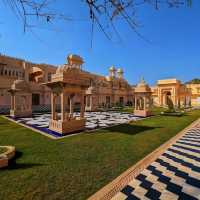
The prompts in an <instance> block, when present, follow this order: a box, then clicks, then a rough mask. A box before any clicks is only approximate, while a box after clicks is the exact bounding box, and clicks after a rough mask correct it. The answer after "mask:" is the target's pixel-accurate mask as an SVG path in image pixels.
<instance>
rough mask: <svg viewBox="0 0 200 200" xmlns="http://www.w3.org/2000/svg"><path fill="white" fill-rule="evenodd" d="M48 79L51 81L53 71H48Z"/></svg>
mask: <svg viewBox="0 0 200 200" xmlns="http://www.w3.org/2000/svg"><path fill="white" fill-rule="evenodd" d="M47 79H48V81H51V73H50V72H49V73H48V77H47Z"/></svg>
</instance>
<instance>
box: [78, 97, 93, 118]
mask: <svg viewBox="0 0 200 200" xmlns="http://www.w3.org/2000/svg"><path fill="white" fill-rule="evenodd" d="M90 100H91V99H90ZM90 105H91V103H90ZM84 114H85V105H84V94H81V109H80V118H84Z"/></svg>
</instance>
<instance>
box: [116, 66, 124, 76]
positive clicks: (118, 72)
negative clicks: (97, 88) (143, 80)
mask: <svg viewBox="0 0 200 200" xmlns="http://www.w3.org/2000/svg"><path fill="white" fill-rule="evenodd" d="M123 75H124V71H123V69H122V68H119V69H118V70H117V77H118V78H119V79H123Z"/></svg>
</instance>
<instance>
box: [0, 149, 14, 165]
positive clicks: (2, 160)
mask: <svg viewBox="0 0 200 200" xmlns="http://www.w3.org/2000/svg"><path fill="white" fill-rule="evenodd" d="M0 148H5V149H6V151H5V152H4V153H2V154H0V168H4V167H7V166H8V163H9V160H11V159H12V158H13V157H14V156H15V151H16V150H15V147H14V146H0Z"/></svg>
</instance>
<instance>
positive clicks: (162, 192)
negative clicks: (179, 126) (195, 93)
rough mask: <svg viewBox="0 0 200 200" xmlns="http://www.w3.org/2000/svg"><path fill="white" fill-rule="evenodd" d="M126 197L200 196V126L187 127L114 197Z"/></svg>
mask: <svg viewBox="0 0 200 200" xmlns="http://www.w3.org/2000/svg"><path fill="white" fill-rule="evenodd" d="M125 199H126V200H139V199H142V200H143V199H144V200H145V199H156V200H157V199H160V200H174V199H179V200H196V199H200V128H199V127H195V128H192V129H190V130H189V131H187V132H186V134H185V135H184V136H182V137H181V138H180V139H178V140H177V141H176V142H175V143H173V144H172V145H171V146H170V147H169V148H168V149H167V150H166V151H165V152H164V153H163V154H162V155H161V156H159V157H158V158H157V159H156V160H155V161H154V162H153V163H151V164H150V165H149V166H148V167H147V168H146V169H145V170H143V171H142V172H141V173H140V174H139V175H138V176H137V177H136V178H134V179H133V180H132V181H130V182H129V184H128V185H126V186H125V187H124V188H123V189H122V190H121V191H120V192H118V193H117V194H116V195H115V196H114V197H113V198H112V200H125Z"/></svg>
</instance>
